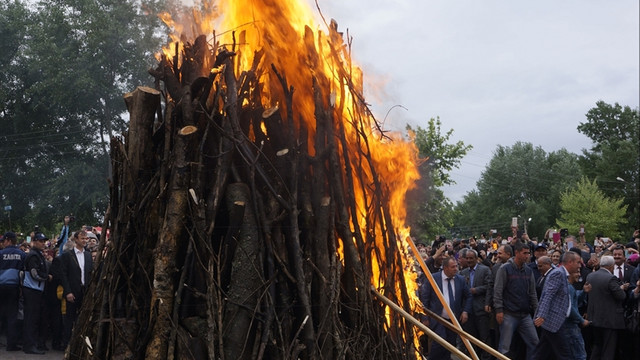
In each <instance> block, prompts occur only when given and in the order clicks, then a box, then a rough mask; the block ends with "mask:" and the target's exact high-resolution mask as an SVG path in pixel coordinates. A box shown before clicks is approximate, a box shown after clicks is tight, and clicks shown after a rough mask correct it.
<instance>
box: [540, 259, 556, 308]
mask: <svg viewBox="0 0 640 360" xmlns="http://www.w3.org/2000/svg"><path fill="white" fill-rule="evenodd" d="M537 261H538V272H539V273H540V277H539V278H538V281H536V295H537V296H538V300H540V296H541V295H542V289H544V283H545V281H546V280H547V275H548V274H549V271H551V270H552V269H553V262H552V261H551V258H550V257H548V256H541V257H540V258H539V259H538V260H537Z"/></svg>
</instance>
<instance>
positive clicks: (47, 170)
mask: <svg viewBox="0 0 640 360" xmlns="http://www.w3.org/2000/svg"><path fill="white" fill-rule="evenodd" d="M25 4H26V2H20V1H12V2H6V1H5V2H2V3H1V4H0V30H2V31H1V32H0V36H2V43H3V44H6V47H3V52H2V53H1V54H0V66H2V69H3V72H2V73H1V74H0V134H1V136H2V140H3V141H2V142H0V173H1V174H2V176H1V177H0V189H2V194H1V197H0V206H4V205H11V206H12V208H13V210H12V213H11V217H12V226H13V228H14V229H15V230H25V231H28V230H30V229H31V227H32V226H33V224H34V223H37V224H39V225H40V226H41V227H42V228H43V229H44V230H49V231H54V230H57V229H55V228H56V227H57V225H55V222H57V221H59V219H61V218H62V216H63V215H65V214H68V213H71V212H72V213H74V215H76V217H77V219H78V222H79V223H89V224H95V223H96V222H98V221H100V219H101V216H102V213H104V211H105V209H106V204H107V203H106V200H107V197H108V187H107V177H108V173H109V169H108V167H109V156H108V154H107V151H108V147H109V144H108V142H109V138H110V136H111V135H115V134H119V133H121V132H122V131H124V130H125V125H126V118H125V116H126V115H125V114H126V109H125V105H124V101H123V100H122V95H123V93H124V92H127V91H130V90H132V89H134V88H135V87H136V86H138V85H151V82H152V81H153V79H152V78H151V77H150V76H149V75H148V74H147V72H146V71H147V69H148V68H149V67H150V65H151V64H154V63H155V59H154V58H153V53H154V52H156V51H158V50H159V49H160V44H161V43H163V42H164V36H165V35H164V31H163V30H164V27H163V26H162V25H161V23H160V20H159V19H158V18H157V16H156V14H157V13H158V12H159V11H155V10H153V9H157V8H158V5H159V4H160V2H156V1H146V0H145V1H142V2H139V1H134V0H97V1H95V0H41V1H39V2H38V3H37V4H32V3H30V5H29V6H26V5H25ZM141 6H144V7H145V11H147V13H146V15H144V14H143V12H142V10H141ZM1 226H2V227H3V228H8V227H9V226H8V222H7V218H6V217H3V218H2V221H1Z"/></svg>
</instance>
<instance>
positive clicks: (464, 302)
mask: <svg viewBox="0 0 640 360" xmlns="http://www.w3.org/2000/svg"><path fill="white" fill-rule="evenodd" d="M457 272H458V264H457V263H456V259H455V258H453V257H448V258H445V259H444V260H443V261H442V270H441V271H438V272H436V273H435V274H433V279H434V280H435V282H436V284H437V285H438V288H439V289H440V291H441V292H442V295H443V296H444V300H445V302H446V303H447V304H448V305H449V307H450V308H451V311H452V312H453V314H454V315H455V316H456V318H458V319H459V321H460V323H461V324H464V323H465V322H467V320H468V318H469V313H470V312H471V309H472V301H473V298H472V297H471V291H469V285H468V284H467V282H466V281H465V279H464V278H463V277H462V276H460V275H457ZM443 284H444V286H443ZM419 296H420V300H421V301H422V304H423V305H424V307H425V308H427V309H429V310H431V311H433V312H434V313H436V314H438V315H440V316H442V317H444V318H445V319H449V314H448V313H447V311H446V310H445V309H444V307H443V306H442V303H441V302H440V299H438V295H436V293H435V291H434V289H433V288H432V287H431V283H430V282H428V281H425V282H424V283H423V285H422V286H421V287H420V289H419ZM449 320H450V319H449ZM423 322H424V323H425V325H427V326H429V328H431V330H433V331H434V332H435V333H436V334H438V335H439V336H440V337H442V338H443V339H446V340H447V341H448V342H449V343H450V344H451V345H453V346H455V345H456V333H455V332H453V331H451V330H449V329H447V328H446V327H445V326H444V325H442V324H440V323H439V322H438V321H436V320H434V319H432V320H429V318H427V317H425V318H424V320H423ZM450 358H451V354H450V353H449V350H447V349H446V348H444V347H443V346H441V345H440V344H438V343H437V342H435V341H434V342H433V343H432V345H431V351H430V352H429V359H434V360H438V359H447V360H448V359H450Z"/></svg>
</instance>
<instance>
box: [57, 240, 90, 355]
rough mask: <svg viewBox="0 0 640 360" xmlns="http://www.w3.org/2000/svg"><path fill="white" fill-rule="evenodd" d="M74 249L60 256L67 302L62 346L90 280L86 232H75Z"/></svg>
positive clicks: (69, 334)
mask: <svg viewBox="0 0 640 360" xmlns="http://www.w3.org/2000/svg"><path fill="white" fill-rule="evenodd" d="M73 240H74V241H75V247H74V248H73V250H71V251H65V252H64V253H62V256H61V260H62V261H61V263H62V276H61V278H60V282H61V283H62V288H63V294H62V296H64V299H65V300H66V301H67V312H66V314H65V319H64V336H63V343H64V346H65V347H66V345H67V344H68V343H69V339H70V338H71V331H72V329H73V325H74V323H75V322H76V319H77V318H78V312H79V311H80V308H81V307H82V300H83V298H84V292H85V289H86V288H87V286H88V285H89V279H91V270H92V269H93V259H92V258H91V253H90V252H89V251H85V249H84V247H85V245H86V244H87V232H86V231H84V230H80V231H77V232H76V233H75V234H74V235H73Z"/></svg>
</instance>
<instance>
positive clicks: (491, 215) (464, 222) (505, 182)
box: [455, 142, 581, 237]
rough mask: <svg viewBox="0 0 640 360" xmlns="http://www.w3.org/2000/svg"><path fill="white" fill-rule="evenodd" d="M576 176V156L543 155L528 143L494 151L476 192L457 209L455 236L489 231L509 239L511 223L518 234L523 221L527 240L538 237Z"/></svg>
mask: <svg viewBox="0 0 640 360" xmlns="http://www.w3.org/2000/svg"><path fill="white" fill-rule="evenodd" d="M580 176H581V172H580V168H579V166H578V157H577V155H575V154H572V153H570V152H568V151H567V150H565V149H561V150H559V151H555V152H551V153H547V152H545V151H544V150H543V149H542V148H540V147H534V146H533V145H532V144H531V143H522V142H517V143H516V144H514V145H513V146H511V147H507V146H502V145H499V146H498V147H497V149H496V151H495V153H494V155H493V158H492V159H491V161H490V162H489V164H488V165H487V167H486V169H485V170H484V171H483V173H482V174H481V176H480V180H478V182H477V184H476V185H477V190H476V191H472V192H470V193H468V194H467V195H466V196H465V197H464V198H463V200H462V201H461V202H459V203H458V204H457V206H456V214H457V216H456V219H455V225H456V231H457V232H458V234H459V235H464V236H468V235H472V234H476V235H478V234H480V233H482V232H486V231H488V230H490V229H496V230H498V231H500V232H502V233H503V234H504V233H507V234H509V233H510V232H511V231H510V225H511V218H512V217H515V216H520V219H521V220H520V222H519V226H520V228H521V229H522V227H523V225H524V221H525V219H526V220H527V222H528V223H527V232H528V233H529V235H530V236H531V237H533V236H539V237H541V236H542V235H543V234H544V232H545V230H546V229H547V228H548V227H550V226H551V225H553V224H555V219H556V218H558V216H559V214H560V205H559V202H560V195H561V194H562V193H563V192H564V191H566V189H567V188H569V187H570V186H571V185H573V184H574V183H575V182H577V181H578V180H579V179H580ZM529 218H531V221H530V222H529V221H528V219H529Z"/></svg>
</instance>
